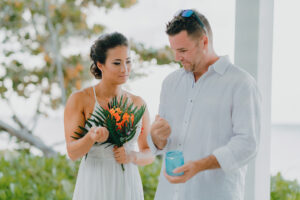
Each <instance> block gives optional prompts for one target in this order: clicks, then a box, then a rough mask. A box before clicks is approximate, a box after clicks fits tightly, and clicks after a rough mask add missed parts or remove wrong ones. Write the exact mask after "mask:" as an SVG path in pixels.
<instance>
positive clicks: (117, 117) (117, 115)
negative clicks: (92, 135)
mask: <svg viewBox="0 0 300 200" xmlns="http://www.w3.org/2000/svg"><path fill="white" fill-rule="evenodd" d="M113 116H114V117H115V119H116V121H117V122H118V121H120V119H121V117H120V115H119V114H118V113H114V114H113Z"/></svg>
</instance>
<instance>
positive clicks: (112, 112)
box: [109, 108, 116, 116]
mask: <svg viewBox="0 0 300 200" xmlns="http://www.w3.org/2000/svg"><path fill="white" fill-rule="evenodd" d="M115 112H116V111H115V109H113V108H112V109H110V110H109V113H110V114H111V115H112V116H113V115H114V114H115Z"/></svg>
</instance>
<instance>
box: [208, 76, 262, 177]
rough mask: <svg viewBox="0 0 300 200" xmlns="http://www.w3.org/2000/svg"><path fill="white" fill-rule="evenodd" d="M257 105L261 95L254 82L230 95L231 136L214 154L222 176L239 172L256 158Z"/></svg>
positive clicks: (258, 118)
mask: <svg viewBox="0 0 300 200" xmlns="http://www.w3.org/2000/svg"><path fill="white" fill-rule="evenodd" d="M260 104H261V95H260V93H259V91H258V88H257V85H256V83H255V81H250V80H248V81H243V83H242V84H240V85H239V87H238V88H237V89H236V90H235V91H234V92H233V103H232V127H233V129H232V130H233V136H232V137H231V139H230V140H229V142H228V143H227V144H226V145H225V146H221V147H220V148H218V149H216V150H215V151H214V152H213V155H214V156H215V157H216V158H217V160H218V162H219V164H220V166H221V168H222V169H223V170H224V171H225V172H230V171H232V170H235V169H237V168H240V167H242V166H244V165H245V164H247V163H248V162H249V161H250V160H251V159H253V158H254V157H255V155H256V153H257V150H258V145H259V135H260V123H261V110H260Z"/></svg>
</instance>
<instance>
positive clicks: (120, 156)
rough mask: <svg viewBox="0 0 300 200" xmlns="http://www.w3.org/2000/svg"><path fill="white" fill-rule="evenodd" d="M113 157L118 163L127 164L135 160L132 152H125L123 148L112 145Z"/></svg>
mask: <svg viewBox="0 0 300 200" xmlns="http://www.w3.org/2000/svg"><path fill="white" fill-rule="evenodd" d="M113 152H114V157H115V159H116V161H117V162H118V163H119V164H127V163H130V162H134V161H135V160H136V156H135V154H134V152H130V153H129V154H127V153H126V151H125V148H124V147H123V146H122V147H117V146H114V148H113Z"/></svg>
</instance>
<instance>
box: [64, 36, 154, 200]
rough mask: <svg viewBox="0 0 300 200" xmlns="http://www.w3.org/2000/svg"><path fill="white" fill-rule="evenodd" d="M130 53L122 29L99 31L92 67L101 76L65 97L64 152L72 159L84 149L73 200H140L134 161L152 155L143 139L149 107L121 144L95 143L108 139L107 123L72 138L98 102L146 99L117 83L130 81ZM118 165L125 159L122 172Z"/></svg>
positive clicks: (148, 160)
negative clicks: (104, 125)
mask: <svg viewBox="0 0 300 200" xmlns="http://www.w3.org/2000/svg"><path fill="white" fill-rule="evenodd" d="M129 53H130V50H129V47H128V41H127V39H126V38H125V37H124V36H123V35H122V34H120V33H112V34H106V35H102V36H100V37H99V38H98V39H97V40H96V41H95V43H94V44H93V45H92V47H91V52H90V57H91V59H92V61H93V65H92V66H91V69H90V70H91V72H92V74H93V75H94V76H95V78H96V79H101V81H100V82H99V83H98V84H97V85H95V86H93V87H89V88H86V89H83V90H81V91H78V92H75V93H74V94H72V95H71V96H70V98H69V99H68V102H67V105H66V108H65V114H64V125H65V137H66V143H67V151H68V155H69V157H70V158H71V159H72V160H77V159H78V158H82V157H83V156H85V155H86V154H87V153H88V156H87V158H86V159H82V160H81V163H80V167H79V172H78V177H77V181H76V186H75V191H74V195H73V199H74V200H87V199H88V200H94V199H103V200H117V199H118V200H119V199H122V200H141V199H144V195H143V187H142V182H141V178H140V175H139V171H138V167H137V165H147V164H150V163H151V162H153V160H154V157H153V156H152V154H151V151H150V149H149V147H148V145H147V141H146V138H147V133H148V132H149V112H148V110H147V109H146V111H145V113H144V115H143V117H142V120H141V121H140V122H141V124H140V125H141V126H139V128H138V129H137V131H136V134H135V136H134V138H132V140H130V141H129V142H127V143H125V144H124V146H123V147H120V148H117V147H112V146H110V147H106V146H107V145H96V144H95V142H98V143H102V142H105V141H106V140H107V139H108V135H109V133H108V130H107V129H106V128H105V127H92V128H91V129H90V130H89V132H88V133H87V134H86V135H85V136H84V137H83V138H81V139H78V140H75V139H73V138H72V137H71V136H76V135H75V134H74V132H75V131H79V130H78V126H84V122H85V120H87V119H88V118H90V117H91V113H94V112H95V109H96V108H97V107H99V106H101V107H106V106H107V104H108V102H110V101H111V99H112V98H113V97H115V96H117V97H120V96H121V95H123V96H125V97H127V98H128V99H129V101H131V102H133V104H134V105H135V106H138V107H140V106H141V105H143V104H145V102H144V101H143V99H142V98H140V97H138V96H135V95H133V94H131V93H129V92H127V91H125V90H123V89H122V87H121V86H122V84H124V83H125V82H126V81H127V80H128V77H129V73H130V69H131V61H130V56H129ZM141 127H142V128H141ZM141 130H143V131H141ZM137 146H138V147H137ZM137 149H139V151H137ZM120 164H124V168H125V170H124V171H123V170H122V168H121V165H120Z"/></svg>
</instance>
